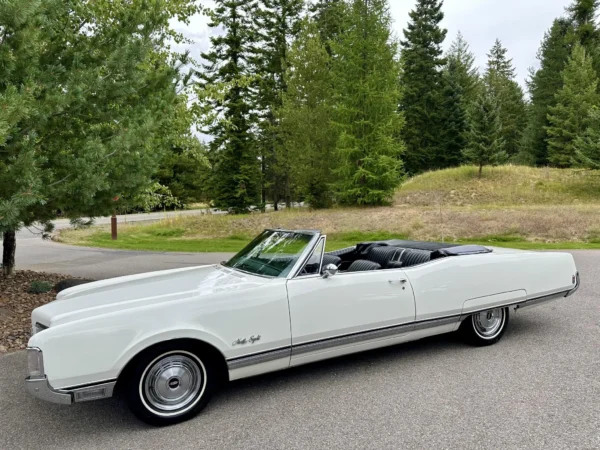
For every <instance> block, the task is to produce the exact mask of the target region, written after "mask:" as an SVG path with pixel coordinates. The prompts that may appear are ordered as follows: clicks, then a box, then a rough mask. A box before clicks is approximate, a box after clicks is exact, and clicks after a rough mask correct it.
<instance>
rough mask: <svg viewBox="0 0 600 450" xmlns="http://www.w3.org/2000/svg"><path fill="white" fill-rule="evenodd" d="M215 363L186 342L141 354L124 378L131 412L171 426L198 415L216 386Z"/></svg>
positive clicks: (162, 346)
mask: <svg viewBox="0 0 600 450" xmlns="http://www.w3.org/2000/svg"><path fill="white" fill-rule="evenodd" d="M214 368H215V364H214V363H213V362H212V361H211V359H210V358H209V357H207V356H203V355H201V354H199V352H197V349H195V348H191V347H190V346H187V345H160V346H158V347H155V348H153V349H152V350H150V351H147V352H146V353H144V354H142V355H141V356H140V358H139V359H138V360H137V361H136V365H135V366H134V367H133V369H132V371H131V372H130V374H129V376H128V379H127V386H126V392H125V396H126V400H127V403H128V404H129V407H130V409H131V410H132V412H133V413H134V414H135V415H136V416H137V417H138V418H139V419H141V420H143V421H144V422H146V423H148V424H150V425H157V426H162V425H172V424H175V423H179V422H183V421H184V420H188V419H190V418H192V417H194V416H195V415H196V414H198V413H199V412H200V411H201V410H202V409H203V408H204V407H205V406H206V405H207V403H208V401H209V400H210V397H211V395H212V394H213V392H214V391H215V389H216V386H217V380H216V375H217V373H216V370H215V369H214Z"/></svg>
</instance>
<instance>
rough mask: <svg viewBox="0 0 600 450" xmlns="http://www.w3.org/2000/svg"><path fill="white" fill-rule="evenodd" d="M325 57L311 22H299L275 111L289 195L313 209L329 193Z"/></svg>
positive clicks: (331, 140)
mask: <svg viewBox="0 0 600 450" xmlns="http://www.w3.org/2000/svg"><path fill="white" fill-rule="evenodd" d="M330 59H331V58H330V56H329V53H328V52H327V48H326V46H325V44H324V43H323V42H322V40H321V37H320V33H319V30H318V28H317V26H316V24H315V23H314V22H312V21H306V22H304V25H303V27H302V31H301V32H300V35H299V36H298V38H297V39H296V41H295V42H294V44H293V45H292V48H291V49H290V52H289V56H288V70H287V72H286V75H285V78H286V79H285V82H286V84H287V87H288V88H287V91H286V92H285V93H284V94H283V105H282V107H281V109H280V110H279V114H278V117H279V119H280V121H281V131H282V137H283V139H282V141H283V148H284V152H285V155H286V156H287V158H288V161H289V164H290V167H291V184H292V186H293V187H294V189H295V194H296V195H297V196H298V197H299V198H302V199H304V200H305V201H306V202H308V203H309V204H310V205H311V206H312V207H313V208H325V207H328V206H330V205H331V202H332V197H333V196H332V183H333V181H334V180H333V178H332V170H333V168H334V167H335V163H336V160H335V158H334V150H335V146H336V142H337V133H336V132H335V130H334V128H333V126H332V124H331V119H332V116H333V112H334V108H333V98H332V95H333V91H332V74H331V70H330V68H331V61H330Z"/></svg>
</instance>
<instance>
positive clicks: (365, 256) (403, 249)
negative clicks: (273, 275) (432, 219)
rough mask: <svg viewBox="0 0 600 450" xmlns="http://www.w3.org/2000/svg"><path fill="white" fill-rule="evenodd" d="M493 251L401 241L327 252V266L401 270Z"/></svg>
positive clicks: (325, 256)
mask: <svg viewBox="0 0 600 450" xmlns="http://www.w3.org/2000/svg"><path fill="white" fill-rule="evenodd" d="M489 252H491V250H490V249H487V248H485V247H481V246H476V245H468V246H461V245H456V244H442V243H436V242H417V241H400V240H392V241H382V242H364V243H360V244H358V245H356V246H355V247H348V248H344V249H341V250H336V251H332V252H327V253H326V254H325V255H324V257H323V267H325V266H326V265H327V264H335V265H336V266H338V270H340V271H341V272H363V271H369V270H382V269H400V268H405V267H412V266H417V265H419V264H424V263H426V262H429V261H431V260H434V259H439V258H447V257H452V256H461V255H472V254H479V253H489Z"/></svg>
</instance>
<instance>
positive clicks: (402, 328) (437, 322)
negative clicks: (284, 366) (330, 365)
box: [292, 315, 460, 356]
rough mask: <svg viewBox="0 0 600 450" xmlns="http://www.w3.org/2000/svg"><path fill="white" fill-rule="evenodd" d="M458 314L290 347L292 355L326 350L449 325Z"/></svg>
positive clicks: (455, 319)
mask: <svg viewBox="0 0 600 450" xmlns="http://www.w3.org/2000/svg"><path fill="white" fill-rule="evenodd" d="M459 319H460V315H453V316H448V317H441V318H437V319H430V320H423V321H420V322H409V323H403V324H401V325H393V326H391V327H386V328H379V329H376V330H368V331H361V332H358V333H352V334H349V335H343V336H338V337H333V338H327V339H320V340H318V341H312V342H306V343H302V344H297V345H294V346H293V347H292V356H297V355H302V354H304V353H310V352H316V351H320V350H326V349H328V348H333V347H341V346H344V345H350V344H354V343H360V342H363V341H371V340H376V339H383V338H387V337H392V336H399V335H402V334H406V333H410V332H411V331H418V330H424V329H427V328H435V327H439V326H443V325H449V324H453V323H456V322H458V321H459Z"/></svg>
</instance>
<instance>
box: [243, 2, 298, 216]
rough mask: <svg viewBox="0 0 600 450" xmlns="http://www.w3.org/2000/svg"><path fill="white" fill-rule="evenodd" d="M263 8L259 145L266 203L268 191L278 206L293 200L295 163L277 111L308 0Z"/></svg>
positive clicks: (258, 21) (260, 13) (267, 4)
mask: <svg viewBox="0 0 600 450" xmlns="http://www.w3.org/2000/svg"><path fill="white" fill-rule="evenodd" d="M261 4H262V7H261V8H260V9H259V10H258V11H257V12H256V13H255V14H254V16H255V22H256V28H257V30H259V34H258V37H259V39H260V45H258V46H257V53H258V57H257V58H256V60H255V63H256V65H257V66H256V68H255V69H254V70H255V71H256V72H257V73H258V74H260V78H259V80H260V81H259V83H258V101H257V108H258V112H259V122H258V127H259V136H258V148H259V154H260V155H261V161H262V172H263V174H262V175H263V203H264V202H265V200H266V195H267V192H269V193H270V195H271V197H272V198H273V200H274V205H275V209H277V205H278V203H279V199H281V198H284V199H285V200H286V203H287V205H288V207H289V205H290V203H291V196H290V194H291V191H290V189H291V187H290V172H291V166H290V164H289V161H288V158H287V157H286V155H285V154H284V153H282V151H283V147H282V142H281V136H280V131H281V130H280V129H279V123H278V121H277V119H276V116H275V111H276V110H277V109H278V108H280V107H281V102H282V97H283V95H284V93H285V91H286V90H287V86H286V81H285V77H284V74H285V70H286V67H287V57H288V55H287V53H288V42H289V41H291V40H293V39H294V38H295V36H296V35H297V34H298V31H299V29H300V13H301V12H302V9H303V6H304V0H261Z"/></svg>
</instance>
